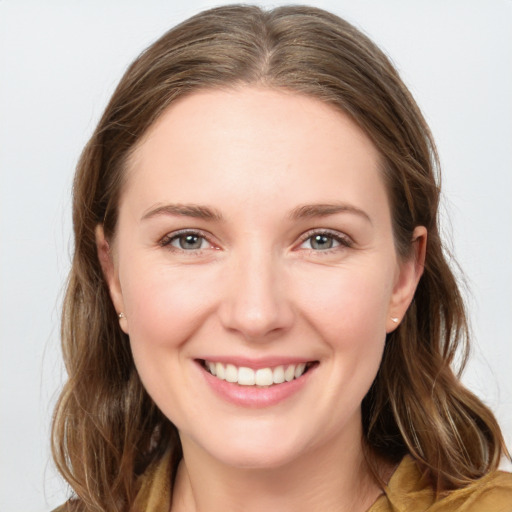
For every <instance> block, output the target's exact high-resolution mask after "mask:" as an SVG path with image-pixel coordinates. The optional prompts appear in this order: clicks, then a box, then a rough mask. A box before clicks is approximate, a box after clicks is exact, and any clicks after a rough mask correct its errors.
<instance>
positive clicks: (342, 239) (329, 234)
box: [159, 229, 354, 254]
mask: <svg viewBox="0 0 512 512" xmlns="http://www.w3.org/2000/svg"><path fill="white" fill-rule="evenodd" d="M185 236H194V237H198V238H200V239H202V240H204V241H206V242H207V243H208V244H209V245H210V246H211V247H213V248H217V247H216V246H215V245H214V244H212V243H211V242H210V241H209V239H208V238H209V235H208V234H207V233H204V232H203V231H200V230H191V229H184V230H181V231H176V232H174V233H170V234H167V235H165V236H164V237H163V238H162V239H161V240H160V241H159V245H160V246H161V247H166V248H168V249H169V250H172V251H176V252H184V253H189V254H196V253H200V252H202V251H203V250H204V249H202V248H199V249H191V250H187V249H183V248H178V247H174V246H173V245H172V243H173V242H175V241H178V240H179V239H180V238H181V237H185ZM315 236H324V237H326V238H330V239H332V240H334V241H335V242H337V243H338V244H339V245H337V246H335V247H332V248H328V249H313V248H312V247H311V248H305V250H308V251H310V252H314V253H316V254H318V253H321V254H331V253H333V252H336V251H338V250H340V248H341V249H343V248H350V247H352V246H353V245H354V243H353V241H352V240H351V239H350V238H349V237H348V236H346V235H343V234H341V233H339V232H337V231H331V230H328V229H315V230H310V231H308V232H306V233H304V234H303V235H302V236H301V239H300V243H299V244H298V247H300V246H302V245H303V244H304V243H305V242H307V241H308V240H311V239H313V237H315Z"/></svg>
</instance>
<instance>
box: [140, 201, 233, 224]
mask: <svg viewBox="0 0 512 512" xmlns="http://www.w3.org/2000/svg"><path fill="white" fill-rule="evenodd" d="M160 215H172V216H176V217H193V218H195V219H204V220H213V221H222V220H223V217H222V214H221V213H220V212H219V211H217V210H215V209H214V208H209V207H208V206H201V205H197V204H165V205H161V206H155V207H153V208H151V209H150V210H149V211H147V212H146V213H145V214H144V215H143V216H142V218H141V220H146V219H151V218H153V217H158V216H160Z"/></svg>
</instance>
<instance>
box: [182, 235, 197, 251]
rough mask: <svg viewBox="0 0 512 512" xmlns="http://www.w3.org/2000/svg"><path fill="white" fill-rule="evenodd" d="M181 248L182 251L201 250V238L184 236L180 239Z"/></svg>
mask: <svg viewBox="0 0 512 512" xmlns="http://www.w3.org/2000/svg"><path fill="white" fill-rule="evenodd" d="M180 247H181V248H182V249H199V248H200V247H201V237H200V236H197V235H184V236H182V237H180Z"/></svg>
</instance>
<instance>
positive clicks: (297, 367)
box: [200, 359, 318, 387]
mask: <svg viewBox="0 0 512 512" xmlns="http://www.w3.org/2000/svg"><path fill="white" fill-rule="evenodd" d="M200 362H201V364H202V366H203V368H204V369H205V370H206V371H207V372H208V373H210V374H211V375H213V376H214V377H216V378H217V379H219V380H225V381H226V382H231V383H233V384H238V385H239V386H255V387H270V386H274V385H278V384H283V383H285V382H291V381H292V380H296V379H299V378H300V377H302V376H303V375H304V374H305V373H307V372H308V371H309V369H310V368H311V367H313V366H315V365H317V364H318V361H310V362H307V363H298V364H288V365H279V366H275V367H268V368H259V369H257V370H253V369H252V368H248V367H246V366H235V365H233V364H225V363H220V362H214V361H206V360H204V359H203V360H201V361H200Z"/></svg>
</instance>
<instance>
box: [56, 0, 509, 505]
mask: <svg viewBox="0 0 512 512" xmlns="http://www.w3.org/2000/svg"><path fill="white" fill-rule="evenodd" d="M244 84H255V85H260V86H265V87H270V88H281V89H286V90H289V91H293V92H296V93H299V94H305V95H308V96H311V97H314V98H317V99H318V100H320V101H323V102H326V103H328V104H330V105H332V106H333V108H336V109H340V110H341V111H343V112H345V113H347V114H349V115H350V116H351V117H352V118H353V119H354V120H355V121H356V122H357V123H358V124H359V126H360V127H361V128H362V129H363V130H364V131H365V132H366V134H367V135H368V136H369V137H370V138H371V139H372V141H373V142H374V144H375V146H376V147H377V148H378V149H379V151H380V153H381V155H382V157H383V161H384V163H385V164H384V166H383V173H384V177H385V181H386V186H387V189H388V194H389V199H390V203H391V208H392V218H393V230H394V237H395V242H396V247H397V250H398V253H399V254H400V255H401V256H402V257H406V256H407V255H408V254H409V253H410V250H411V238H412V232H413V230H414V228H415V227H416V226H419V225H422V226H425V227H426V228H427V230H428V244H427V249H426V262H425V269H424V274H423V277H422V279H421V280H420V283H419V286H418V288H417V291H416V295H415V298H414V301H413V303H412V305H411V306H410V308H409V310H408V311H407V314H406V315H405V318H404V319H403V322H402V323H401V325H400V326H399V327H398V329H397V330H396V331H394V332H393V333H392V334H390V335H389V336H388V339H387V343H386V348H385V352H384V357H383V360H382V364H381V367H380V370H379V372H378V375H377V377H376V379H375V382H374V383H373V385H372V387H371V389H370V391H369V392H368V395H367V396H366V398H365V399H364V401H363V404H362V412H363V430H364V436H365V441H364V445H365V447H366V451H367V457H368V460H369V462H370V464H371V465H373V466H374V467H376V464H375V461H376V457H377V456H378V457H384V458H385V459H387V460H388V461H398V460H400V459H401V458H402V457H403V456H404V455H405V454H407V453H409V454H411V455H412V456H413V457H414V458H415V459H416V460H417V461H418V462H419V463H420V464H421V466H422V467H423V468H424V470H425V471H426V473H427V474H428V475H429V476H430V478H431V480H432V484H433V486H434V488H436V489H437V490H440V489H453V488H459V487H462V486H464V485H466V484H468V483H469V482H470V481H472V480H474V479H477V478H479V477H481V476H482V475H484V474H485V473H487V472H489V471H491V470H493V469H495V468H496V467H497V465H498V463H499V460H500V457H501V455H502V453H503V451H504V450H505V448H504V444H503V438H502V435H501V432H500V429H499V426H498V424H497V422H496V420H495V418H494V416H493V414H492V413H491V412H490V411H489V409H488V408H487V407H486V406H484V405H483V404H482V402H481V401H480V400H479V399H478V398H476V397H475V396H474V395H473V394H472V393H470V392H469V391H468V390H467V389H465V388H464V387H463V386H462V384H461V383H460V381H459V378H458V376H457V375H455V374H454V372H453V370H452V364H453V363H454V360H455V357H456V354H461V359H462V362H463V363H464V362H465V360H466V358H467V337H468V326H467V322H466V317H465V311H464V304H463V300H462V298H461V295H460V292H459V289H458V287H457V283H456V281H455V278H454V276H453V273H452V271H451V270H450V268H449V266H448V264H447V262H446V258H445V255H444V252H443V251H444V250H443V246H442V242H441V239H440V237H439V229H438V204H439V192H440V190H439V184H438V183H439V177H438V159H437V155H436V149H435V145H434V142H433V140H432V136H431V134H430V131H429V128H428V126H427V124H426V122H425V120H424V118H423V116H422V114H421V112H420V111H419V109H418V107H417V105H416V103H415V102H414V100H413V98H412V97H411V95H410V93H409V91H408V90H407V89H406V87H405V86H404V84H403V83H402V81H401V80H400V78H399V76H398V74H397V72H396V71H395V69H394V68H393V66H392V65H391V63H390V62H389V60H388V59H387V58H386V56H385V55H384V54H383V53H382V52H381V51H380V50H379V49H378V48H377V47H376V46H375V45H374V44H373V43H372V42H371V41H370V40H369V39H368V38H367V37H366V36H364V35H363V34H362V33H361V32H359V31H358V30H357V29H355V28H354V27H353V26H352V25H350V24H349V23H347V22H346V21H344V20H342V19H340V18H338V17H336V16H335V15H333V14H330V13H327V12H325V11H322V10H320V9H315V8H311V7H302V6H301V7H299V6H288V7H280V8H277V9H274V10H272V11H264V10H262V9H260V8H258V7H251V6H236V5H235V6H225V7H220V8H217V9H212V10H209V11H205V12H203V13H200V14H198V15H196V16H194V17H192V18H190V19H189V20H187V21H185V22H184V23H182V24H181V25H179V26H177V27H176V28H174V29H172V30H171V31H169V32H168V33H166V34H165V35H164V36H163V37H161V38H160V39H159V40H158V41H157V42H155V43H154V44H153V45H151V46H150V47H149V48H148V49H147V50H146V51H144V52H143V53H142V54H141V55H140V56H139V58H138V59H137V60H136V61H135V62H134V63H133V64H132V65H131V66H130V67H129V69H128V70H127V71H126V73H125V75H124V76H123V78H122V80H121V82H120V84H119V86H118V87H117V89H116V91H115V93H114V95H113V97H112V99H111V101H110V103H109V104H108V106H107V108H106V110H105V113H104V114H103V117H102V118H101V120H100V122H99V124H98V126H97V128H96V130H95V132H94V134H93V135H92V137H91V139H90V141H89V143H88V144H87V146H86V147H85V149H84V151H83V154H82V156H81V158H80V161H79V164H78V168H77V172H76V176H75V181H74V195H73V222H74V239H75V252H74V257H73V263H72V269H71V273H70V276H69V282H68V287H67V293H66V297H65V301H64V308H63V318H62V344H63V352H64V359H65V362H66V368H67V372H68V375H69V379H68V381H67V383H66V385H65V387H64V389H63V391H62V394H61V396H60V399H59V402H58V404H57V407H56V410H55V417H54V423H53V454H54V458H55V461H56V464H57V467H58V468H59V470H60V471H61V473H62V474H63V476H64V478H65V479H66V480H67V481H68V482H69V484H70V485H71V487H72V489H73V490H74V492H75V495H76V497H75V499H74V500H73V501H72V502H70V504H71V505H72V506H73V508H76V509H77V510H95V511H100V510H101V511H103V510H111V511H121V510H128V509H129V508H130V506H131V503H132V502H133V499H134V495H135V493H136V490H137V484H136V479H137V475H139V474H140V473H141V472H143V471H144V469H145V468H146V467H147V466H148V464H150V463H151V462H153V461H156V460H158V459H159V458H160V457H161V455H162V453H163V452H164V451H165V450H166V449H168V448H169V446H170V447H171V450H172V454H173V460H174V464H175V465H176V464H177V463H178V462H179V460H180V458H181V449H180V444H179V439H178V436H177V431H176V428H175V427H174V426H173V425H172V423H171V422H170V421H169V420H168V419H167V418H166V417H164V416H163V414H162V413H161V412H160V411H159V410H158V408H157V407H156V406H155V404H154V403H153V401H152V400H151V398H150V397H149V396H148V394H147V393H146V391H145V390H144V388H143V386H142V384H141V382H140V379H139V377H138V375H137V371H136V369H135V366H134V362H133V359H132V355H131V352H130V347H129V341H128V338H127V336H126V335H125V334H124V333H123V332H122V331H121V329H120V328H119V325H118V319H117V316H116V311H115V310H114V308H113V305H112V303H111V300H110V297H109V293H108V290H107V287H106V284H105V280H104V277H103V275H102V271H101V267H100V264H99V261H98V257H97V250H96V242H95V228H96V226H97V225H98V224H102V225H103V227H104V231H105V234H106V236H107V238H109V237H112V236H114V234H115V230H116V218H117V205H118V202H119V197H120V194H121V193H122V188H123V179H124V174H123V170H124V166H125V165H124V164H125V162H126V160H127V158H128V157H129V156H130V154H131V151H132V150H133V148H134V146H135V145H136V144H137V142H138V141H139V140H140V139H141V137H142V136H143V135H144V133H145V132H146V130H147V129H148V127H150V126H151V125H152V124H153V123H154V122H155V120H156V119H157V118H158V117H159V116H160V115H161V114H162V112H163V111H164V110H165V109H166V108H167V107H168V106H169V105H170V104H171V103H172V102H174V101H175V100H176V99H178V98H181V97H183V96H184V95H187V94H191V93H193V92H194V91H197V90H199V89H204V88H226V87H233V86H239V85H244ZM462 366H463V365H462Z"/></svg>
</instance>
